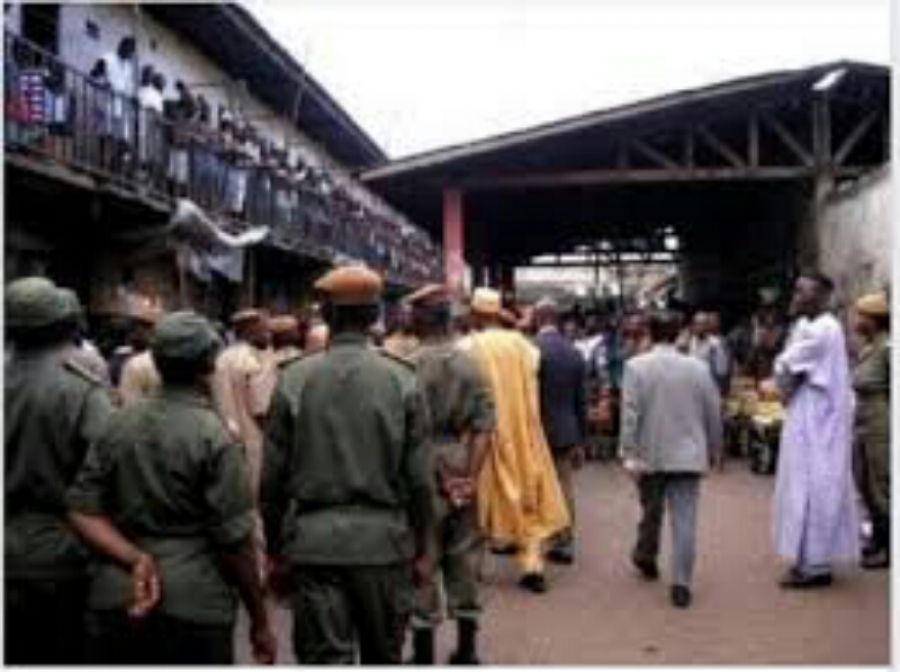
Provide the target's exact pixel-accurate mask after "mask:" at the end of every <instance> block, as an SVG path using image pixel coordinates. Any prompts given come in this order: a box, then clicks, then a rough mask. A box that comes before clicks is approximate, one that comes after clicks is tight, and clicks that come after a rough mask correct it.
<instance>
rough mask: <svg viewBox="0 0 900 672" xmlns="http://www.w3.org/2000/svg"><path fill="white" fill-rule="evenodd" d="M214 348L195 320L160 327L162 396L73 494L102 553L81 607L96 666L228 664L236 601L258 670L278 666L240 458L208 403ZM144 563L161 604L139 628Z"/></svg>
mask: <svg viewBox="0 0 900 672" xmlns="http://www.w3.org/2000/svg"><path fill="white" fill-rule="evenodd" d="M220 347H221V341H220V339H219V337H218V335H217V334H216V333H215V332H214V331H213V329H212V327H211V325H210V324H209V323H208V322H207V321H206V320H205V319H204V318H202V317H200V316H199V315H196V314H195V313H191V312H180V313H172V314H170V315H168V316H166V317H164V318H163V319H162V320H161V321H160V322H159V323H158V324H157V326H156V329H155V331H154V334H153V338H152V342H151V351H152V353H153V359H154V361H155V363H156V366H157V368H158V370H159V373H160V377H161V379H162V389H161V390H160V391H159V392H156V393H154V394H153V395H151V396H149V397H147V398H145V399H141V400H139V401H137V402H135V403H134V404H132V405H130V406H127V407H125V408H123V409H122V410H120V411H119V412H118V413H117V414H116V415H115V416H114V417H113V418H112V420H111V421H110V422H109V425H108V427H107V429H106V430H105V431H104V432H103V433H102V435H101V436H100V437H99V439H98V441H97V442H96V444H95V445H94V447H93V448H92V449H91V451H90V453H89V454H88V458H87V460H86V461H85V464H84V467H83V468H82V470H81V471H80V472H79V474H78V477H77V479H76V481H75V483H74V485H73V486H72V487H71V488H70V490H69V493H68V504H69V507H70V511H71V514H70V518H71V520H72V522H73V525H74V526H75V527H76V529H77V530H78V531H79V532H80V533H81V534H82V536H84V537H85V539H86V540H87V541H88V542H90V544H91V545H92V546H93V547H94V548H96V549H97V550H98V551H100V552H101V555H100V557H99V558H98V561H97V563H96V566H95V567H94V572H93V577H92V581H91V586H90V591H89V598H88V603H89V613H88V661H89V662H91V663H94V664H119V665H129V664H141V665H161V664H178V665H198V664H215V665H227V664H230V663H231V662H232V660H233V644H234V625H235V622H236V619H237V599H236V594H235V592H237V593H239V595H240V597H241V599H242V601H243V603H244V606H245V607H246V608H247V612H248V613H249V615H250V637H251V642H252V645H253V650H254V654H255V656H256V658H257V660H258V661H259V662H261V663H270V662H273V660H274V657H275V648H276V647H275V640H274V636H273V635H272V632H271V630H270V628H269V622H268V618H267V614H266V608H265V603H264V597H263V586H262V584H261V582H260V579H259V570H258V566H257V561H256V557H255V555H254V549H253V544H252V531H253V503H252V501H251V499H250V492H249V486H248V481H247V476H246V471H245V466H244V458H243V449H242V447H241V445H240V444H239V443H237V442H236V441H235V440H234V438H233V437H232V435H231V434H230V433H229V432H228V430H227V429H226V427H225V424H224V423H223V421H222V419H221V418H220V417H219V415H218V414H217V413H216V412H215V410H214V408H213V406H212V401H211V399H210V395H209V379H210V376H211V374H212V372H213V367H214V362H215V357H216V355H217V354H218V352H219V349H220ZM103 516H106V517H108V518H109V519H110V520H111V521H112V523H113V524H114V525H115V528H116V530H117V531H118V532H119V533H120V534H121V537H124V538H125V539H127V540H129V542H130V543H132V544H134V546H136V547H137V548H140V549H141V551H140V552H138V553H135V551H134V550H133V549H125V550H119V547H121V543H120V542H121V539H118V540H113V542H111V541H110V534H109V530H108V529H107V530H104V529H100V530H98V526H97V521H98V517H101V518H100V519H101V520H102V517H103ZM143 554H146V555H149V556H151V557H152V559H153V564H154V566H155V568H157V569H156V570H155V571H156V572H157V573H158V577H159V579H158V581H159V583H161V597H160V598H159V603H158V604H156V605H155V608H153V609H152V610H151V611H149V612H148V613H143V614H138V616H140V618H135V613H134V611H135V610H134V609H129V607H130V606H133V604H132V602H133V600H134V597H133V595H134V592H135V590H140V589H141V585H140V584H139V583H137V582H135V581H131V580H129V572H130V573H131V575H132V577H134V575H135V564H136V563H138V562H139V561H140V560H141V557H142V555H143ZM141 611H147V610H146V609H144V610H141Z"/></svg>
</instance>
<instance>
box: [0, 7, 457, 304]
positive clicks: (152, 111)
mask: <svg viewBox="0 0 900 672" xmlns="http://www.w3.org/2000/svg"><path fill="white" fill-rule="evenodd" d="M4 19H5V21H4V24H5V25H4V35H5V58H4V63H5V66H6V67H5V75H4V80H5V81H4V87H5V94H6V95H5V105H6V109H5V115H4V119H5V124H4V130H5V141H4V145H5V168H6V203H7V212H6V216H7V229H6V250H5V255H6V276H7V279H9V278H10V277H15V276H20V275H24V274H30V273H42V274H46V275H48V276H50V277H52V278H54V279H56V280H57V281H58V282H60V283H63V284H66V285H69V286H72V287H74V288H76V289H77V291H78V292H79V294H80V295H81V296H82V299H83V300H84V301H85V302H86V303H87V304H88V305H89V307H90V309H91V313H92V315H94V316H100V315H103V314H106V313H110V312H113V311H115V310H116V309H117V307H118V308H120V307H121V304H122V302H123V299H127V297H130V296H134V295H138V296H142V297H144V298H148V299H149V300H152V301H154V302H157V303H159V304H161V305H162V306H163V307H164V308H166V309H171V308H176V307H182V306H191V307H194V308H196V309H199V310H202V311H205V312H207V313H208V314H210V315H212V316H214V317H224V316H225V315H227V314H228V313H229V312H230V311H231V310H233V309H235V308H237V307H239V306H241V305H248V304H256V305H266V306H268V307H270V308H272V309H274V310H294V309H297V308H299V307H300V305H301V304H302V303H303V302H305V301H306V300H308V298H309V296H308V291H309V287H310V285H311V282H310V281H311V279H312V278H313V277H315V275H316V274H318V273H319V272H321V271H322V270H323V269H324V268H326V267H327V266H329V265H331V264H334V263H340V262H341V261H342V260H344V259H358V260H363V261H366V262H367V263H369V264H370V265H372V266H374V267H376V268H378V269H380V270H382V271H383V272H384V274H385V276H386V277H387V278H388V281H389V286H390V287H392V288H393V289H394V290H397V291H399V290H400V289H402V288H404V287H409V286H412V285H415V284H417V283H420V282H424V281H428V280H432V279H436V278H438V277H439V276H440V273H441V270H440V258H441V254H440V252H439V251H438V250H437V248H436V247H435V245H434V244H433V243H432V241H431V239H430V238H429V237H428V235H427V234H426V233H424V232H423V231H422V230H421V229H419V228H418V227H416V226H414V225H413V224H412V223H411V222H409V221H408V220H407V219H406V218H405V217H404V216H403V215H402V214H401V213H399V212H398V211H396V210H395V209H393V208H392V207H391V206H389V205H387V204H386V203H385V202H384V201H382V200H381V199H380V198H378V197H377V196H376V195H374V194H373V193H372V192H370V191H369V190H368V189H366V187H364V186H362V185H361V184H360V183H359V182H357V181H356V179H355V178H354V177H353V175H354V174H355V172H356V171H358V170H360V169H363V168H366V167H371V166H373V165H376V164H378V163H381V162H383V161H384V160H385V156H384V154H383V153H382V151H381V150H380V149H379V148H378V146H377V145H376V144H375V143H374V142H373V141H372V140H371V139H370V138H369V137H368V136H367V135H366V134H365V133H364V132H363V131H362V130H361V129H360V128H359V126H358V125H357V124H356V123H355V122H354V121H353V119H352V118H351V117H350V116H349V115H348V114H347V113H346V112H345V111H343V110H342V109H341V107H340V106H339V105H338V104H337V102H336V101H334V100H333V99H332V97H331V96H330V95H329V94H328V92H327V91H326V90H325V89H324V88H323V87H322V86H321V85H320V84H318V83H317V82H316V81H315V79H314V78H313V77H311V76H310V75H309V73H307V72H306V71H305V70H304V69H303V67H302V66H301V65H300V64H299V63H297V61H296V60H295V59H294V58H293V57H292V56H291V55H290V54H288V53H287V52H286V50H285V49H283V48H282V47H281V46H280V45H279V44H278V43H276V42H275V41H274V40H273V39H272V38H271V36H270V35H268V34H267V33H266V31H265V30H264V29H263V28H262V27H261V26H260V25H259V24H258V23H257V22H256V21H255V20H254V19H253V18H252V17H251V16H250V15H249V13H248V12H247V11H245V10H244V9H243V8H241V7H240V6H238V5H233V4H201V5H198V4H186V5H176V4H152V5H151V4H147V5H139V4H133V5H132V4H59V5H54V4H44V3H41V4H36V3H35V4H32V3H5V16H4ZM128 37H132V38H133V39H134V43H135V50H134V56H133V58H132V59H130V61H129V65H127V66H124V67H123V66H122V65H121V61H120V60H119V58H118V56H117V49H118V48H119V46H120V44H121V43H122V40H123V39H125V38H128ZM123 73H124V75H123ZM154 75H156V77H155V78H154ZM160 75H161V76H162V78H163V79H164V81H160V79H159V76H160ZM154 83H155V88H156V92H155V93H154V92H153V91H152V89H153V88H154ZM142 84H147V86H146V87H145V88H143V89H142ZM148 92H149V93H148ZM160 93H161V95H162V97H163V99H164V103H161V101H160V100H159V94H160Z"/></svg>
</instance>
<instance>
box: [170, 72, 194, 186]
mask: <svg viewBox="0 0 900 672" xmlns="http://www.w3.org/2000/svg"><path fill="white" fill-rule="evenodd" d="M175 90H176V91H177V92H178V98H176V99H175V100H174V101H170V102H169V104H168V105H167V106H166V121H167V122H168V123H169V134H170V135H169V143H170V144H169V171H168V175H167V176H168V179H169V193H170V194H172V195H173V196H175V197H176V198H186V197H187V195H188V177H189V175H188V172H189V163H190V162H189V155H188V150H189V148H190V145H191V123H192V120H193V119H194V116H195V115H196V112H197V103H196V101H195V100H194V97H193V96H192V95H191V93H190V91H188V88H187V86H186V85H185V83H184V82H181V81H179V82H176V83H175Z"/></svg>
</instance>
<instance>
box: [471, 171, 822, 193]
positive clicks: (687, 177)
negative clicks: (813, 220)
mask: <svg viewBox="0 0 900 672" xmlns="http://www.w3.org/2000/svg"><path fill="white" fill-rule="evenodd" d="M812 174H813V173H812V170H811V168H808V167H804V166H781V167H776V166H765V167H762V168H759V169H756V170H752V171H751V170H748V169H744V168H675V169H670V168H650V169H630V170H616V169H607V168H604V169H597V170H577V171H561V172H552V173H525V174H522V175H494V176H484V177H475V178H470V179H468V180H464V181H463V182H462V183H461V184H460V187H461V188H463V189H466V190H469V189H475V190H486V189H539V188H551V189H552V188H564V187H578V186H590V185H596V184H626V183H653V182H709V181H720V180H790V179H799V178H804V177H810V176H811V175H812Z"/></svg>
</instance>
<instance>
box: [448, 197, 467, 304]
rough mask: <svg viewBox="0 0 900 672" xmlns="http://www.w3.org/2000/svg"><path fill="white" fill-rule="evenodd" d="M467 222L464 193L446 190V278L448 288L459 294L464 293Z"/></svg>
mask: <svg viewBox="0 0 900 672" xmlns="http://www.w3.org/2000/svg"><path fill="white" fill-rule="evenodd" d="M464 253H465V222H464V220H463V199H462V192H460V191H459V190H458V189H445V190H444V276H445V278H446V282H447V286H448V287H450V288H451V289H452V290H453V291H455V292H456V293H457V294H459V295H462V293H463V291H464V286H463V285H464V282H465V272H466V262H465V256H464Z"/></svg>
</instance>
